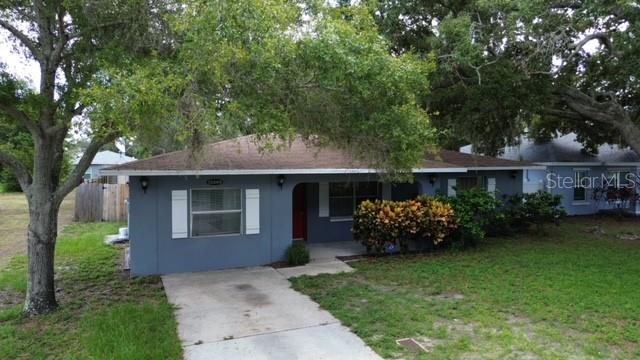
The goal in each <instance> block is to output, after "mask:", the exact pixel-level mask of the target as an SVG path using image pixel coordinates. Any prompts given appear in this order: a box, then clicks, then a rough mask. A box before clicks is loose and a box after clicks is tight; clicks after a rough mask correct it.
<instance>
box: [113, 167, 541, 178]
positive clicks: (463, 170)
mask: <svg viewBox="0 0 640 360" xmlns="http://www.w3.org/2000/svg"><path fill="white" fill-rule="evenodd" d="M544 169H545V167H544V166H535V165H531V166H529V165H527V166H490V167H468V168H466V167H450V168H449V167H444V168H416V169H413V172H414V173H420V174H428V173H466V172H467V171H492V170H544ZM375 173H382V171H381V170H378V169H365V168H363V169H351V168H347V169H344V168H340V169H323V168H321V169H242V170H126V169H123V170H118V169H102V170H100V174H101V175H105V176H116V175H128V176H188V175H284V174H287V175H296V174H299V175H304V174H308V175H321V174H375Z"/></svg>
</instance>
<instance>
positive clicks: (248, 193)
mask: <svg viewBox="0 0 640 360" xmlns="http://www.w3.org/2000/svg"><path fill="white" fill-rule="evenodd" d="M244 203H245V206H244V212H245V215H244V218H245V222H244V233H245V234H247V235H251V234H260V189H245V190H244Z"/></svg>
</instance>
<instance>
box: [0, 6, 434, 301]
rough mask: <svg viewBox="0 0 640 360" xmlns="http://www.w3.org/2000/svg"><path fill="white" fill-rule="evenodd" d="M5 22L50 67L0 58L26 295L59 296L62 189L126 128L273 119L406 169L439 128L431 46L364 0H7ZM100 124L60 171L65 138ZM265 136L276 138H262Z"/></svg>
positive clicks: (282, 133)
mask: <svg viewBox="0 0 640 360" xmlns="http://www.w3.org/2000/svg"><path fill="white" fill-rule="evenodd" d="M0 29H4V31H5V32H6V33H8V34H9V35H10V38H11V39H12V40H13V41H14V43H15V44H16V46H18V47H19V49H20V50H21V51H23V52H24V53H25V55H26V57H28V58H29V59H31V60H33V61H35V62H37V64H38V65H39V68H40V84H39V87H38V88H37V89H33V88H30V87H29V86H28V85H26V84H25V83H23V82H20V81H19V80H17V75H18V74H12V73H10V72H8V71H3V72H2V73H0V112H2V113H3V114H4V115H5V116H2V117H0V121H9V122H13V123H15V124H19V125H20V126H22V127H24V128H26V129H27V130H28V132H29V134H30V136H31V138H32V139H33V144H34V149H33V150H34V155H33V163H32V165H31V166H29V165H28V163H27V162H25V161H21V159H20V158H19V157H18V156H16V154H15V152H13V151H12V149H10V148H8V147H0V164H1V165H2V166H3V167H5V168H9V169H11V170H12V172H13V173H14V174H15V175H16V177H17V178H18V180H19V182H20V186H21V187H22V189H23V191H24V193H25V195H26V197H27V199H28V203H29V215H30V222H29V227H28V258H29V260H28V272H29V273H28V286H27V294H26V301H25V311H26V312H27V313H29V314H42V313H46V312H50V311H52V310H54V309H55V308H56V306H57V304H56V298H55V287H54V250H55V243H56V236H57V233H56V231H57V215H58V209H59V206H60V203H61V201H62V200H63V198H64V197H65V196H66V195H67V194H68V193H69V192H70V191H72V190H73V189H74V188H75V187H76V186H77V185H78V184H79V183H80V181H81V178H82V174H83V173H84V171H85V170H86V169H87V167H88V166H89V164H90V163H91V161H92V159H93V157H94V156H95V154H96V152H97V151H98V150H99V149H100V148H101V147H102V146H104V145H105V144H107V143H110V142H113V140H114V139H116V138H118V137H122V136H125V137H128V138H133V139H135V140H136V141H148V142H151V143H152V142H153V141H154V138H155V135H156V134H162V133H163V132H169V131H170V132H172V133H174V134H175V136H178V137H179V138H180V141H182V142H185V143H190V144H191V148H192V149H193V150H194V152H193V153H194V161H197V154H198V152H197V149H198V148H199V145H201V143H202V142H203V141H205V140H206V139H208V138H211V137H227V136H233V135H234V134H238V133H248V132H249V133H257V134H261V135H265V136H266V137H269V136H268V135H271V134H276V135H277V136H278V137H279V138H281V139H285V140H288V139H291V137H292V136H295V134H297V133H302V134H303V136H305V138H306V139H307V140H308V141H314V142H318V143H320V144H327V143H332V144H334V145H337V146H340V147H343V148H345V149H347V150H349V151H351V152H352V153H353V154H354V156H357V157H361V158H365V159H368V160H370V161H371V162H372V163H373V164H375V165H376V166H379V167H381V168H385V169H392V170H405V171H406V170H407V169H409V168H411V167H412V166H414V165H415V164H416V163H417V162H418V160H419V159H420V158H421V157H422V155H423V154H424V151H425V147H426V146H427V145H428V144H429V143H430V141H431V140H432V137H431V131H430V127H429V121H428V117H427V115H426V113H425V112H424V111H423V110H422V109H421V107H420V106H419V105H418V101H419V100H418V98H417V94H420V93H424V92H425V91H426V90H427V89H428V82H427V80H426V79H427V77H428V73H429V72H430V71H431V70H432V64H431V63H430V62H424V61H421V60H420V59H419V58H418V57H417V56H414V55H413V54H411V53H409V52H408V53H405V54H404V55H402V56H391V55H390V52H389V49H390V47H389V44H388V43H387V42H386V41H384V40H383V39H382V38H381V37H380V36H379V33H378V29H377V28H376V25H375V22H374V21H373V18H372V16H371V15H370V12H369V11H368V10H367V9H366V8H363V7H353V8H347V9H339V8H338V9H336V8H327V7H325V6H323V5H322V4H321V3H319V2H318V3H317V2H313V1H310V2H308V3H303V2H295V1H285V0H281V1H278V0H265V1H257V0H245V1H204V0H203V1H196V0H193V1H180V2H177V1H176V2H170V1H161V0H157V1H156V0H127V1H119V0H105V1H82V0H51V1H38V0H33V1H26V0H0ZM70 132H74V133H81V134H83V135H84V136H86V137H87V138H89V139H90V142H89V145H88V146H87V148H86V149H85V151H84V154H83V156H82V158H81V159H80V162H79V163H78V165H77V166H76V167H75V168H74V169H73V170H72V171H71V173H70V174H69V175H68V176H67V177H66V180H62V179H63V178H64V176H63V175H64V174H63V171H62V163H63V161H62V159H63V156H64V146H63V143H64V140H65V137H66V136H68V134H69V133H70ZM266 147H267V148H268V143H267V146H266Z"/></svg>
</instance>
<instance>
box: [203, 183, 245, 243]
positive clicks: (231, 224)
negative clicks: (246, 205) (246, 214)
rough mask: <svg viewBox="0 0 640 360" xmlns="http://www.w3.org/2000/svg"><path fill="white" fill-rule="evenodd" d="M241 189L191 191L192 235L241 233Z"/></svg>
mask: <svg viewBox="0 0 640 360" xmlns="http://www.w3.org/2000/svg"><path fill="white" fill-rule="evenodd" d="M241 227H242V195H241V192H240V189H215V190H213V189H211V190H209V189H207V190H192V191H191V236H208V235H209V236H210V235H229V234H240V232H241Z"/></svg>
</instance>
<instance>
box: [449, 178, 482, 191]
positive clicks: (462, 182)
mask: <svg viewBox="0 0 640 360" xmlns="http://www.w3.org/2000/svg"><path fill="white" fill-rule="evenodd" d="M483 180H484V178H483V177H481V176H463V177H459V178H458V179H457V181H456V190H457V191H465V190H471V189H475V188H482V187H483V182H484V181H483Z"/></svg>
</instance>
